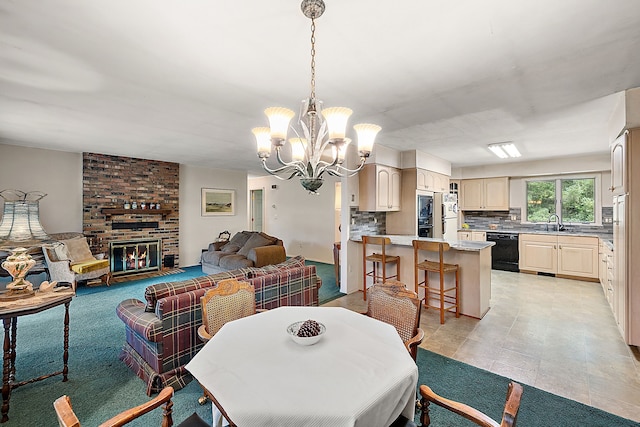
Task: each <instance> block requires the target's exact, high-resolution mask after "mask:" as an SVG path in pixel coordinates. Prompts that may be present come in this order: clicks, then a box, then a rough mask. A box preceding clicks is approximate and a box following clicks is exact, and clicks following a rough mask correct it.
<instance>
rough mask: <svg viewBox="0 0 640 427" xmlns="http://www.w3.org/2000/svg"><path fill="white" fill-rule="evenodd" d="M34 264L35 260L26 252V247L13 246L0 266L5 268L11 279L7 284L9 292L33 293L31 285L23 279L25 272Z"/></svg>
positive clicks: (14, 293)
mask: <svg viewBox="0 0 640 427" xmlns="http://www.w3.org/2000/svg"><path fill="white" fill-rule="evenodd" d="M34 265H36V261H35V260H34V259H33V258H31V256H30V255H29V254H28V253H27V249H26V248H15V249H12V250H11V255H9V256H8V257H7V259H6V260H5V261H4V262H3V263H2V268H4V269H5V270H7V271H8V272H9V274H10V275H11V277H12V278H13V281H12V282H11V283H9V284H8V285H7V290H8V291H9V293H10V294H13V295H16V294H22V295H24V296H31V295H33V294H34V292H33V285H32V284H31V283H30V282H29V281H28V280H25V277H26V275H27V272H28V271H29V269H30V268H32V267H33V266H34Z"/></svg>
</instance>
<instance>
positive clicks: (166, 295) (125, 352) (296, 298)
mask: <svg viewBox="0 0 640 427" xmlns="http://www.w3.org/2000/svg"><path fill="white" fill-rule="evenodd" d="M228 278H237V279H239V280H244V281H247V282H249V283H251V284H252V285H253V286H254V288H255V294H256V308H264V309H273V308H276V307H280V306H285V305H298V306H317V305H318V289H319V288H320V286H321V285H322V281H321V279H320V277H318V276H317V274H316V267H315V266H313V265H310V266H305V265H304V258H302V257H295V258H290V259H289V260H287V261H285V262H283V263H280V264H276V265H271V266H266V267H262V268H255V267H250V268H244V269H238V270H231V271H226V272H222V273H217V274H212V275H209V276H202V277H197V278H195V279H189V280H184V281H180V282H167V283H159V284H157V285H152V286H148V287H147V288H146V289H145V300H146V301H145V302H142V301H140V300H137V299H127V300H124V301H122V302H121V303H120V304H118V307H117V308H116V314H117V315H118V317H119V318H120V319H121V320H122V321H123V322H124V324H125V335H126V342H125V344H124V346H123V348H122V351H121V353H120V359H121V360H122V361H123V362H124V363H125V364H126V365H127V366H129V368H131V370H132V371H133V372H135V374H136V375H138V377H140V378H141V379H142V380H143V381H145V382H146V384H147V394H148V395H151V394H153V393H156V392H158V391H160V390H161V389H162V388H163V387H166V386H168V385H170V386H172V387H173V388H174V389H175V390H179V389H181V388H182V387H184V386H185V385H187V384H188V383H189V382H190V381H191V379H192V378H191V374H189V372H188V371H187V370H186V369H185V368H184V366H185V365H186V364H187V363H188V362H189V361H190V360H191V358H192V357H193V356H195V354H196V353H197V352H198V351H199V350H200V349H201V348H202V346H203V345H204V343H203V342H201V341H200V339H199V338H198V333H197V330H198V327H199V326H200V325H201V324H202V312H201V306H200V298H201V297H202V295H204V293H205V292H206V291H207V290H208V289H209V288H211V287H213V286H216V284H217V282H219V281H220V280H224V279H228Z"/></svg>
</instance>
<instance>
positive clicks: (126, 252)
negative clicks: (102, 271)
mask: <svg viewBox="0 0 640 427" xmlns="http://www.w3.org/2000/svg"><path fill="white" fill-rule="evenodd" d="M161 254H162V240H160V239H144V240H127V241H116V242H111V243H109V259H110V260H111V273H112V274H113V275H114V276H121V275H125V274H136V273H142V272H149V271H158V270H160V268H161V267H162V263H161V261H160V260H161Z"/></svg>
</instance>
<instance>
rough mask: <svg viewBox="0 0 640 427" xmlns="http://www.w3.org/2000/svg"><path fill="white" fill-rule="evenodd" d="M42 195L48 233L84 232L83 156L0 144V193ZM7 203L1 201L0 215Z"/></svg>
mask: <svg viewBox="0 0 640 427" xmlns="http://www.w3.org/2000/svg"><path fill="white" fill-rule="evenodd" d="M7 189H10V190H21V191H25V192H27V191H40V192H43V193H46V194H47V196H46V197H45V198H43V199H42V200H40V206H39V207H40V223H41V224H42V228H44V230H45V231H46V232H47V233H51V234H53V233H64V232H68V231H73V232H82V153H68V152H63V151H52V150H42V149H38V148H26V147H19V146H16V145H7V144H0V191H1V190H7ZM3 205H4V200H3V199H2V198H0V213H1V212H2V209H4V207H3Z"/></svg>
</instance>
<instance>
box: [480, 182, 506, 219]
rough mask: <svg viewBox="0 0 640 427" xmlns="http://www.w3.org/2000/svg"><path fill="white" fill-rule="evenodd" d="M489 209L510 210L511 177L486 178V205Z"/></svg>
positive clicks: (484, 206)
mask: <svg viewBox="0 0 640 427" xmlns="http://www.w3.org/2000/svg"><path fill="white" fill-rule="evenodd" d="M483 209H485V210H488V211H505V210H506V211H508V210H509V178H507V177H501V178H487V179H485V180H484V205H483Z"/></svg>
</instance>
